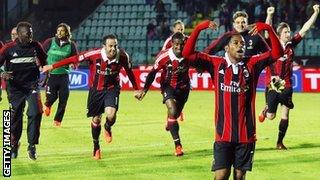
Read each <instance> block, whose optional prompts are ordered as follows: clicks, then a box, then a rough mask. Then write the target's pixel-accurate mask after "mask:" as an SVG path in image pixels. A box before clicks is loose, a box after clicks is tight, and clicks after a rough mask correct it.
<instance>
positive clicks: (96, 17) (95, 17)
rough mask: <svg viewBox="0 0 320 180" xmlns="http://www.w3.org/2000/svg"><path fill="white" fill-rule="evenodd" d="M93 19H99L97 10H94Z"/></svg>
mask: <svg viewBox="0 0 320 180" xmlns="http://www.w3.org/2000/svg"><path fill="white" fill-rule="evenodd" d="M93 19H94V20H95V19H99V13H98V12H95V13H93Z"/></svg>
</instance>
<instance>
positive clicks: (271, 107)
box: [267, 88, 294, 113]
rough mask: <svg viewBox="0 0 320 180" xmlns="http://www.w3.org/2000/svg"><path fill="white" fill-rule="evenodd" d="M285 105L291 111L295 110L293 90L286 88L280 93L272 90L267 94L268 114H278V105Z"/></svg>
mask: <svg viewBox="0 0 320 180" xmlns="http://www.w3.org/2000/svg"><path fill="white" fill-rule="evenodd" d="M279 103H280V104H281V105H285V106H286V107H288V108H289V109H293V107H294V104H293V102H292V88H285V89H284V90H283V92H281V93H278V92H276V91H275V90H270V91H268V93H267V104H268V112H269V113H276V112H277V108H278V104H279Z"/></svg>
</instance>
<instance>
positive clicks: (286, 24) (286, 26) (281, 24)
mask: <svg viewBox="0 0 320 180" xmlns="http://www.w3.org/2000/svg"><path fill="white" fill-rule="evenodd" d="M283 28H288V29H289V28H290V26H289V24H288V23H285V22H281V23H280V24H279V25H278V27H277V34H278V35H279V36H280V34H281V32H282V30H283Z"/></svg>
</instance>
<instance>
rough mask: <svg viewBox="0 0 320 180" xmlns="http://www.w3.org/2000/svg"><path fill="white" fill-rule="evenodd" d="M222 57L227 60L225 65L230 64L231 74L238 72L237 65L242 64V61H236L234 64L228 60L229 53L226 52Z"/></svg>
mask: <svg viewBox="0 0 320 180" xmlns="http://www.w3.org/2000/svg"><path fill="white" fill-rule="evenodd" d="M224 59H225V60H226V61H227V67H230V66H232V71H233V74H238V72H239V66H241V65H243V64H244V63H243V61H240V62H238V63H236V64H233V63H232V62H231V61H230V57H229V55H228V53H227V52H226V53H225V54H224Z"/></svg>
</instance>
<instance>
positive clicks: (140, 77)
mask: <svg viewBox="0 0 320 180" xmlns="http://www.w3.org/2000/svg"><path fill="white" fill-rule="evenodd" d="M151 68H152V67H150V66H140V67H139V68H136V69H134V70H133V72H134V74H135V77H136V79H137V83H138V86H139V87H143V86H144V83H145V80H146V77H147V75H148V73H149V72H150V70H151ZM88 72H89V71H88V69H79V70H77V71H72V72H71V74H70V76H69V79H70V89H88V77H89V76H88ZM189 72H190V79H191V86H192V89H193V90H213V88H214V87H213V85H212V82H211V77H210V74H208V73H203V74H201V75H200V74H198V73H197V72H196V71H195V70H194V69H191V70H190V71H189ZM264 80H265V73H264V72H262V74H261V75H260V78H259V81H258V87H257V90H258V91H264V89H265V81H264ZM292 80H293V81H292V82H293V90H294V91H295V92H320V68H317V69H311V68H305V69H303V68H299V69H296V70H294V71H293V76H292ZM159 81H160V73H157V75H156V79H155V81H154V82H153V83H152V85H151V87H150V89H152V90H155V89H159V87H160V83H159ZM120 85H121V86H122V89H123V90H132V84H131V83H130V81H129V78H128V76H127V75H126V73H125V71H124V70H122V71H121V72H120Z"/></svg>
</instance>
